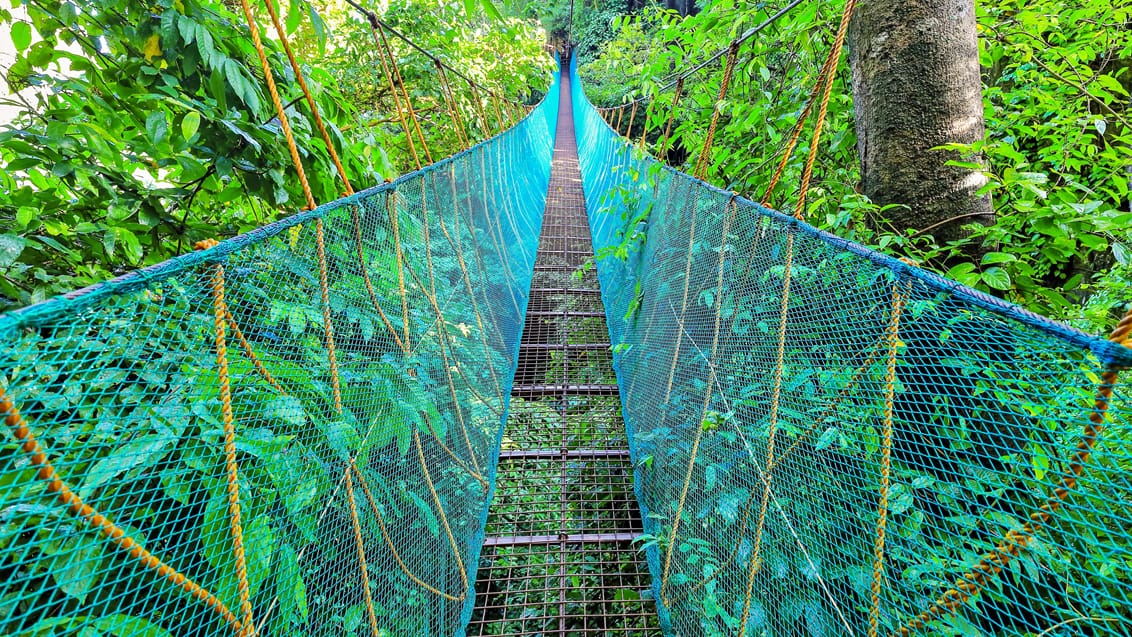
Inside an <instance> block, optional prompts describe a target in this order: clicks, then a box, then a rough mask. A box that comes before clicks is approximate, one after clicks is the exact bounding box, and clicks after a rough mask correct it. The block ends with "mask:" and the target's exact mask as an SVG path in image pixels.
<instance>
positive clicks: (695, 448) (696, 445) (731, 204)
mask: <svg viewBox="0 0 1132 637" xmlns="http://www.w3.org/2000/svg"><path fill="white" fill-rule="evenodd" d="M736 196H737V195H732V196H731V200H730V201H728V202H727V207H726V208H725V209H724V216H723V229H722V232H721V233H720V248H719V267H718V274H717V278H716V298H717V300H718V302H717V303H716V304H715V327H714V329H713V330H712V339H711V355H710V357H709V358H708V360H715V355H716V351H717V349H718V346H719V321H720V316H721V314H722V310H723V266H724V263H726V261H727V234H728V232H730V230H731V219H732V218H733V217H734V215H735V210H736V208H737V207H738V206H737V205H736V204H735V197H736ZM689 253H690V250H689ZM686 282H687V277H685V283H686ZM686 301H687V288H685V302H686ZM681 313H683V312H681ZM680 331H681V332H683V320H682V319H681V327H680ZM677 348H679V345H678V346H677ZM673 366H675V358H674V359H673ZM709 367H710V371H709V372H708V381H707V387H706V388H705V389H704V401H703V407H702V408H701V410H700V420H699V422H697V423H694V424H695V426H696V436H695V439H694V441H693V442H692V453H691V456H690V457H689V458H688V470H687V471H686V472H685V474H684V486H683V488H682V489H681V491H680V501H679V503H678V504H677V506H676V517H675V518H673V520H672V535H671V537H669V540H668V550H667V551H666V553H665V556H664V572H663V574H662V575H661V578H660V594H661V599H662V600H663V601H664V603H665V604H666V605H667V604H668V603H669V601H668V598H667V588H668V575H669V572H670V570H671V567H672V550H673V548H674V547H675V546H676V539H677V534H678V533H679V529H680V518H681V517H682V516H683V514H684V505H685V503H686V502H687V499H688V488H689V486H690V485H691V483H692V470H693V469H694V468H695V466H696V456H697V454H698V453H699V449H700V440H701V439H702V438H703V433H704V426H703V423H704V420H705V419H706V418H707V410H708V407H709V406H710V405H711V396H712V389H713V387H715V365H710V366H709ZM664 404H665V405H667V404H668V400H667V398H666V399H665V402H664ZM662 426H663V425H662Z"/></svg>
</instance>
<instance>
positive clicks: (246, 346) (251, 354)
mask: <svg viewBox="0 0 1132 637" xmlns="http://www.w3.org/2000/svg"><path fill="white" fill-rule="evenodd" d="M224 319H225V320H226V321H227V322H228V327H230V328H232V335H233V336H235V337H236V341H237V342H238V343H239V344H240V349H242V350H244V354H245V355H246V356H247V357H248V360H250V361H251V362H252V366H253V367H255V370H256V372H258V373H259V375H260V376H262V377H263V379H264V380H266V381H267V383H268V384H269V385H271V386H272V387H274V388H275V389H277V390H278V391H279V393H281V394H286V393H287V392H286V391H284V390H283V387H282V386H280V385H279V383H277V382H275V378H274V377H272V375H271V372H269V371H267V368H266V367H264V366H263V362H262V361H261V360H259V357H258V356H256V353H255V350H254V349H252V345H251V343H249V342H248V339H246V338H244V333H243V332H241V331H240V326H239V325H237V324H236V318H235V317H234V316H232V312H230V311H228V308H227V307H225V308H224Z"/></svg>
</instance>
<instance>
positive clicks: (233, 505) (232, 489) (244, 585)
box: [196, 240, 255, 637]
mask: <svg viewBox="0 0 1132 637" xmlns="http://www.w3.org/2000/svg"><path fill="white" fill-rule="evenodd" d="M214 245H216V242H215V240H205V241H201V242H199V243H198V244H197V245H196V247H197V249H207V248H210V247H212V246H214ZM212 304H213V324H214V327H215V333H216V372H217V378H218V380H219V383H220V387H219V390H220V412H221V417H222V419H223V423H224V466H225V472H226V473H227V478H228V518H229V522H230V526H231V531H232V553H233V555H234V557H235V558H236V587H237V591H238V594H239V598H240V611H241V613H242V614H243V622H242V623H243V625H244V633H243V634H244V635H248V636H250V637H254V636H255V620H254V618H253V617H252V604H251V593H250V587H249V585H248V566H247V560H246V558H245V555H244V529H243V523H242V522H241V512H240V471H239V465H238V464H237V462H236V423H235V416H234V414H233V412H232V388H231V383H230V381H229V377H228V346H227V343H226V340H225V330H226V328H227V325H228V321H227V316H228V314H229V312H228V305H227V303H225V301H224V266H223V265H221V264H219V263H218V264H216V268H215V270H214V271H213V274H212Z"/></svg>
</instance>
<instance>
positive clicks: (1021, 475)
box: [0, 0, 1132, 637]
mask: <svg viewBox="0 0 1132 637" xmlns="http://www.w3.org/2000/svg"><path fill="white" fill-rule="evenodd" d="M795 4H796V3H795ZM242 5H243V9H244V12H245V16H246V18H247V20H248V25H249V28H250V33H251V36H252V38H253V40H254V42H255V44H256V50H257V53H258V55H259V59H260V61H261V63H262V66H263V70H264V77H265V81H266V83H267V88H268V90H269V92H270V94H271V97H272V102H273V104H274V106H275V108H276V115H277V116H278V118H279V120H280V124H281V129H282V131H283V133H284V136H285V138H286V141H287V143H288V147H289V150H290V152H291V155H292V157H293V159H294V163H295V169H296V174H297V178H298V179H299V181H300V183H301V184H302V185H303V189H304V193H305V196H306V200H307V208H306V210H304V211H303V212H300V213H298V214H296V215H294V216H292V217H290V218H288V219H286V220H284V221H281V222H278V223H275V224H271V225H268V226H265V227H263V228H261V229H259V230H256V231H254V232H252V233H249V234H246V235H243V236H240V237H237V238H234V239H230V240H227V241H224V242H221V243H217V242H215V241H206V242H201V244H199V245H198V248H199V250H198V251H196V252H194V253H192V254H189V255H185V256H182V257H179V258H176V259H173V260H171V261H168V262H165V263H162V264H159V265H156V266H153V267H150V268H147V269H144V270H141V271H138V272H135V273H132V274H129V275H126V276H124V277H121V278H119V279H115V280H113V281H110V282H107V283H104V284H101V285H98V286H95V287H93V288H89V289H86V290H80V291H77V292H75V293H72V294H69V295H66V296H63V297H60V298H56V299H53V300H50V301H47V302H45V303H41V304H39V305H35V306H31V307H28V308H24V309H22V310H19V311H16V312H13V313H10V314H6V315H3V316H0V414H2V417H3V418H4V422H5V425H6V429H7V437H6V439H5V442H4V444H3V447H2V449H0V453H2V454H3V460H2V463H3V464H2V465H0V569H2V572H3V578H2V580H0V633H2V634H5V635H20V636H28V637H32V636H35V637H39V636H45V635H56V636H72V635H73V636H76V637H78V636H82V637H87V636H94V635H115V636H118V637H125V636H134V635H141V636H146V637H167V636H180V635H235V636H236V637H253V636H256V635H312V636H313V635H370V636H372V637H382V636H400V635H408V636H417V635H465V634H469V635H517V634H532V635H550V634H557V635H562V636H566V635H587V634H593V635H604V634H625V635H655V634H658V633H663V634H666V635H675V636H680V637H683V636H692V635H711V636H716V635H740V636H743V637H746V636H748V635H803V634H807V635H868V636H869V637H873V636H874V635H881V634H884V635H911V634H925V635H1043V636H1045V635H1099V634H1114V635H1132V611H1130V609H1132V572H1130V569H1132V554H1130V553H1129V550H1130V549H1129V542H1128V536H1129V532H1128V529H1129V528H1132V517H1130V516H1129V513H1128V510H1129V503H1130V502H1132V477H1130V476H1132V473H1130V469H1132V428H1130V423H1129V417H1128V415H1129V410H1128V408H1127V406H1126V405H1127V402H1126V400H1127V390H1126V389H1125V386H1124V385H1120V384H1117V380H1118V373H1119V372H1120V371H1121V370H1123V369H1125V368H1126V367H1128V366H1129V365H1130V364H1132V349H1129V348H1128V347H1126V346H1125V343H1126V340H1127V338H1128V335H1129V332H1130V331H1132V314H1130V315H1127V316H1126V317H1125V318H1124V319H1123V320H1122V321H1121V322H1120V323H1119V325H1118V326H1117V328H1116V329H1115V330H1114V332H1113V334H1112V336H1111V338H1110V339H1109V340H1103V339H1099V338H1094V337H1091V336H1088V335H1086V334H1083V333H1080V332H1077V331H1075V330H1072V329H1070V328H1067V327H1065V326H1062V325H1060V324H1057V323H1054V322H1051V321H1048V320H1046V319H1043V318H1041V317H1037V316H1034V315H1032V314H1029V313H1026V312H1024V311H1023V310H1020V309H1019V308H1016V307H1014V306H1012V305H1009V304H1007V303H1005V302H1002V301H1000V300H998V299H995V298H992V297H989V296H986V295H984V294H981V293H978V292H976V291H973V290H970V289H967V288H964V287H962V286H960V285H958V284H956V283H953V282H951V281H948V280H946V279H943V278H941V277H938V276H935V275H932V274H930V273H927V272H925V271H923V270H920V269H918V268H917V267H915V266H913V265H910V264H906V263H903V262H901V261H898V260H894V259H891V258H888V257H885V256H883V255H880V254H877V253H875V252H872V251H870V250H868V249H866V248H863V247H861V246H858V245H856V244H852V243H850V242H847V241H844V240H841V239H838V238H836V237H833V236H831V235H828V234H825V233H822V232H820V231H818V230H816V229H814V228H812V227H811V226H809V225H807V224H805V223H804V222H803V220H802V219H801V214H802V211H804V210H805V206H804V203H805V195H806V192H807V188H808V184H809V181H810V178H811V176H812V174H813V166H814V158H815V156H816V153H817V149H818V140H819V139H820V132H821V126H822V122H823V120H824V115H825V107H826V105H827V104H828V100H829V92H830V86H831V85H832V78H833V74H834V70H835V69H836V63H837V60H838V59H839V56H840V51H841V44H842V42H843V39H844V30H845V26H846V24H847V21H848V18H849V15H850V13H851V11H852V8H853V1H852V0H850V2H848V3H847V6H846V10H845V15H844V17H843V20H842V23H841V29H840V31H839V33H838V37H837V38H836V40H835V45H834V47H833V49H832V50H831V51H830V56H829V58H828V59H827V62H826V65H825V66H824V67H823V70H822V73H821V74H820V75H819V80H818V82H817V85H816V86H815V87H814V90H813V93H812V94H811V98H810V100H809V102H808V103H807V104H806V106H805V107H804V109H803V111H802V115H801V117H800V118H799V122H798V125H797V126H796V128H795V129H794V131H793V133H792V135H791V136H790V137H789V138H788V143H787V145H786V146H787V147H786V149H785V151H784V153H783V156H782V159H781V163H780V165H779V170H778V172H777V174H776V176H775V177H774V179H772V181H771V183H770V184H768V187H767V191H766V193H765V194H764V196H763V198H762V199H763V201H768V200H769V199H770V198H771V196H772V193H773V191H774V189H775V186H776V185H777V184H778V183H779V181H780V177H781V176H782V174H783V168H784V167H785V166H786V165H787V163H788V161H789V159H790V157H792V155H793V151H794V149H795V147H796V146H797V145H798V144H799V142H800V139H801V131H802V127H803V126H804V125H805V123H806V121H807V118H809V117H810V115H811V113H812V114H815V119H816V124H815V131H814V133H813V137H812V141H811V144H810V148H809V152H808V155H807V157H806V163H805V167H804V169H803V170H802V178H801V180H800V181H801V183H800V188H799V195H798V201H797V202H796V203H795V206H794V210H795V216H793V217H792V216H787V215H783V214H780V213H778V212H776V211H774V210H772V209H770V208H769V207H768V206H764V205H760V204H758V203H755V202H752V201H749V200H747V199H744V198H742V197H740V196H738V195H736V194H734V193H728V192H725V191H721V190H719V189H716V188H714V187H712V186H710V185H708V184H706V183H705V182H703V181H702V177H703V176H704V174H705V170H706V167H707V166H708V165H709V164H710V158H711V150H712V143H713V138H714V135H715V130H716V127H717V125H718V122H719V117H720V115H719V113H720V110H719V108H718V106H717V107H716V108H715V110H714V112H713V116H712V118H711V121H710V122H709V123H708V125H707V128H706V136H705V142H704V145H703V147H702V148H701V149H699V154H698V155H693V157H694V160H693V161H692V162H691V164H692V165H693V166H694V169H693V173H694V175H686V174H684V173H681V172H678V171H676V170H674V169H671V168H668V167H666V166H664V165H662V164H661V163H659V162H658V161H657V160H655V159H653V158H651V157H650V156H649V155H648V154H646V153H645V152H643V150H646V149H647V150H652V149H654V147H653V146H652V145H651V143H652V141H653V140H652V139H651V138H649V137H648V134H649V132H650V131H651V132H654V133H659V137H658V138H656V142H657V143H656V145H655V149H656V150H657V151H658V152H657V155H658V156H660V157H664V156H665V155H666V152H667V150H668V146H669V142H670V135H671V132H672V129H673V121H674V118H675V113H676V111H677V108H678V105H679V102H680V98H681V96H682V94H683V88H684V81H685V79H686V78H687V75H686V74H682V75H680V76H678V77H677V78H676V79H675V80H673V82H672V83H671V85H670V86H668V87H666V90H667V89H668V88H671V89H672V93H671V97H670V98H669V99H667V100H655V101H649V102H648V103H647V104H646V103H643V102H640V103H639V102H632V103H627V104H625V105H623V106H621V107H619V108H618V109H616V113H614V111H611V110H606V111H602V112H599V111H598V110H597V109H595V108H594V107H593V106H592V105H591V104H590V103H589V102H588V101H587V100H586V98H585V96H584V94H583V91H582V90H580V84H579V82H578V79H577V76H576V73H575V69H574V68H573V67H572V66H569V67H567V68H568V71H566V70H564V71H563V73H562V74H561V77H559V76H556V78H555V84H554V85H553V86H552V87H551V89H550V91H549V92H548V96H547V98H546V99H544V100H543V101H542V102H541V103H540V104H539V105H538V106H537V107H534V108H528V107H526V106H523V105H519V104H514V103H510V102H507V101H506V100H503V99H502V97H501V96H499V95H496V94H494V93H492V92H491V91H488V90H487V89H486V88H485V87H483V86H479V85H477V84H476V83H475V82H473V81H472V80H471V79H469V78H467V77H466V76H463V75H456V74H455V71H454V69H451V68H450V67H448V66H447V65H446V64H445V63H444V62H443V61H442V60H441V59H439V58H436V57H432V58H431V59H433V61H434V62H435V63H436V66H437V77H438V78H439V79H440V88H441V95H440V96H439V98H438V99H439V101H440V102H442V104H440V103H438V104H437V105H438V106H440V107H441V108H443V109H444V110H445V111H447V113H448V115H449V116H450V119H451V131H450V132H451V133H453V134H454V135H455V137H456V138H457V139H458V141H459V145H460V147H461V148H464V150H463V151H461V152H459V153H457V154H456V155H454V156H452V157H449V158H447V159H444V160H441V161H437V162H435V163H434V162H433V156H432V152H431V150H430V147H429V140H428V139H427V138H426V136H425V135H424V134H423V133H422V131H421V127H420V125H419V122H418V121H417V119H416V116H415V111H414V103H413V98H414V96H413V95H412V94H410V92H409V91H408V90H407V89H405V86H404V83H403V82H402V81H401V79H400V72H399V69H398V68H397V66H398V65H397V58H396V56H395V55H393V54H392V50H391V49H390V47H389V41H388V36H390V35H391V36H393V37H403V36H400V34H399V33H397V32H396V31H394V30H391V29H389V28H388V25H385V24H384V23H382V22H381V21H380V20H379V19H377V18H376V16H373V15H372V14H369V15H367V17H369V18H370V24H371V26H372V27H373V33H374V41H375V47H376V49H377V50H378V51H379V57H380V58H381V61H382V66H383V74H384V76H385V78H386V81H387V82H388V84H389V85H390V87H391V88H392V89H393V90H392V95H393V96H394V99H395V100H396V108H397V111H398V112H397V116H398V123H399V124H400V126H401V128H402V130H403V132H404V135H405V140H406V144H407V146H408V147H409V148H410V150H411V154H412V158H413V162H414V165H415V167H416V168H417V170H416V171H415V172H412V173H410V174H407V175H404V176H403V177H400V178H398V179H396V180H394V181H392V182H389V183H386V184H383V185H380V186H377V187H374V188H370V189H367V190H363V191H360V192H355V191H354V189H353V188H352V186H351V184H350V182H349V179H348V178H347V176H346V175H345V172H344V171H343V170H342V169H341V163H340V162H338V158H337V155H336V154H335V153H336V150H335V146H334V144H333V143H332V142H331V139H330V137H329V135H328V134H327V131H326V128H325V126H323V124H322V122H321V119H320V117H319V115H318V111H317V108H316V107H315V102H314V100H313V99H311V96H310V92H309V90H308V88H307V86H306V84H305V83H304V81H303V79H302V78H303V76H302V73H301V66H300V65H299V64H298V63H297V61H296V60H295V58H294V56H293V54H292V51H291V49H290V47H289V45H288V43H287V40H286V36H285V30H284V29H283V28H282V27H281V25H280V23H279V20H278V16H277V15H276V14H275V13H274V9H273V6H272V4H271V3H266V6H267V10H268V12H269V13H270V15H271V18H272V22H273V26H274V28H275V31H276V35H277V36H278V37H279V38H280V41H281V44H282V45H283V48H284V50H285V51H286V53H287V57H288V60H289V63H290V64H291V66H292V70H293V71H294V74H295V76H296V79H297V82H298V84H299V85H300V88H301V89H302V90H303V93H304V97H305V104H306V108H309V109H310V111H311V114H312V116H313V122H314V123H315V128H316V129H317V130H318V131H319V134H320V136H321V137H322V139H323V141H324V143H325V147H326V149H327V151H328V152H329V154H330V156H331V158H332V159H333V160H334V161H335V163H336V165H337V166H338V170H339V177H340V179H341V182H342V187H343V191H344V192H345V193H346V196H345V197H343V198H342V199H340V200H338V201H334V202H330V203H323V204H322V205H319V202H316V201H315V200H314V197H313V196H312V194H311V192H312V191H311V189H310V187H309V184H308V183H307V181H306V175H305V173H304V171H303V165H302V163H301V161H300V159H301V152H300V149H299V147H298V145H297V143H296V141H295V139H294V137H293V135H292V133H291V129H290V124H289V120H288V118H287V111H288V110H289V109H287V108H285V107H284V105H283V101H282V100H281V99H280V97H279V92H278V88H277V87H276V85H275V80H274V75H273V73H272V70H271V67H270V64H269V62H268V58H267V56H266V55H265V52H264V49H263V46H262V41H261V40H260V34H259V31H258V29H257V27H256V23H255V20H254V18H253V14H252V10H251V8H250V5H249V4H248V3H247V2H246V0H245V1H244V2H243V3H242ZM791 6H793V5H791ZM788 8H789V7H787V9H788ZM787 9H784V11H785V10H787ZM780 13H781V12H780ZM769 22H770V21H768V23H769ZM761 28H762V27H757V28H756V29H754V30H751V31H748V32H747V33H745V34H744V35H743V36H741V37H740V38H739V39H737V40H736V41H735V42H734V43H732V45H731V46H729V47H728V48H727V49H726V50H724V51H721V52H720V53H718V54H717V55H716V56H715V57H713V58H711V61H712V62H714V61H718V60H722V61H723V69H722V72H723V75H722V82H721V84H720V92H719V100H718V101H717V104H718V103H722V102H723V101H724V98H725V97H726V94H727V87H728V83H729V81H730V78H731V75H732V72H733V71H734V68H735V66H736V60H737V53H738V50H739V48H740V46H741V44H742V42H743V41H744V40H745V39H746V38H749V37H751V36H752V35H753V34H754V33H757V32H758V30H760V29H761ZM707 66H709V64H708V63H705V64H701V65H700V67H699V68H698V69H694V70H699V69H702V68H706V67H707ZM450 74H451V76H452V77H455V78H456V79H457V80H460V81H464V82H465V83H466V84H467V85H468V90H467V91H457V90H454V89H453V88H452V85H451V84H449V75H450ZM559 84H560V85H561V86H560V85H559ZM571 87H573V88H574V90H571ZM560 96H561V99H560ZM416 99H419V96H417V97H416ZM638 107H640V108H638ZM492 111H494V117H493V116H492ZM603 117H604V119H603ZM637 118H640V120H638V121H644V122H645V131H644V133H643V134H642V135H641V137H640V139H639V140H634V139H628V138H627V137H626V136H622V135H621V134H620V133H619V131H620V130H621V129H622V126H623V123H625V122H627V123H628V126H626V127H625V128H624V130H625V134H626V135H629V134H630V133H632V132H633V131H634V130H635V129H634V128H633V122H634V120H637ZM657 123H659V126H656V124H657ZM476 139H485V140H486V141H483V142H481V143H478V144H475V143H474V141H475V140H476ZM575 145H576V148H575ZM552 158H553V161H552ZM583 211H584V216H583ZM540 235H541V236H540ZM594 253H596V258H595V259H594V260H592V261H591V256H592V255H593V254H594Z"/></svg>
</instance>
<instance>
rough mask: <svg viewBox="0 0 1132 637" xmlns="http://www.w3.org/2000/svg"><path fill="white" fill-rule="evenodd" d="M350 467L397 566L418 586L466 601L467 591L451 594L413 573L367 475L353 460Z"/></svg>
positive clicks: (457, 600) (458, 600) (454, 599)
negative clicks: (375, 498) (367, 481)
mask: <svg viewBox="0 0 1132 637" xmlns="http://www.w3.org/2000/svg"><path fill="white" fill-rule="evenodd" d="M350 467H351V468H353V470H354V473H356V474H357V476H358V481H359V482H361V483H362V493H364V494H365V496H366V500H368V501H369V506H370V510H372V511H373V515H374V517H376V518H377V525H378V527H379V528H380V529H381V536H382V537H383V538H385V543H386V544H387V545H388V546H389V552H390V553H392V554H393V559H394V561H396V562H397V566H398V567H400V568H401V571H402V572H404V573H405V575H407V576H408V577H409V579H410V580H412V581H413V583H415V584H416V585H417V586H420V587H421V588H423V589H425V590H426V591H428V592H430V593H433V594H435V595H439V596H440V597H443V598H445V599H447V600H450V601H453V602H462V601H464V598H465V597H466V593H461V594H460V595H459V596H456V595H450V594H448V593H445V592H444V591H442V590H440V589H439V588H437V587H435V586H433V585H431V584H429V583H428V582H425V581H424V580H422V579H421V578H419V577H417V576H416V575H415V574H414V573H413V571H412V570H410V569H409V566H408V565H407V564H405V560H403V559H401V554H400V553H398V552H397V547H395V546H393V538H391V537H389V529H388V528H386V526H385V518H383V517H382V515H381V510H380V509H378V507H377V502H376V501H375V500H374V498H373V493H371V492H370V490H369V485H368V484H366V479H365V476H363V475H362V472H361V471H360V470H359V469H358V467H357V465H355V464H354V463H353V462H352V461H351V462H350Z"/></svg>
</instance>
